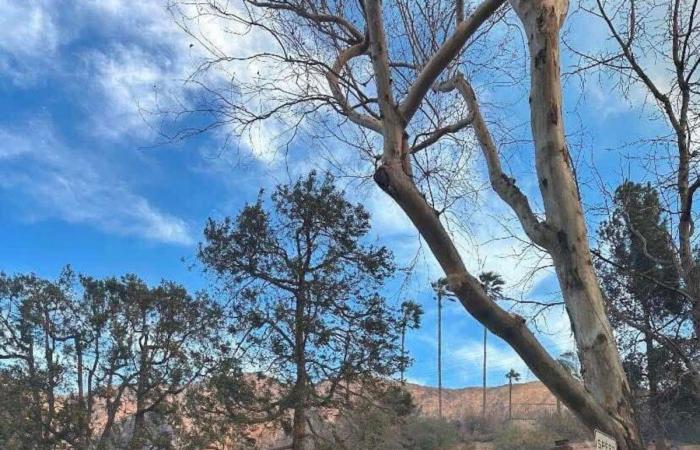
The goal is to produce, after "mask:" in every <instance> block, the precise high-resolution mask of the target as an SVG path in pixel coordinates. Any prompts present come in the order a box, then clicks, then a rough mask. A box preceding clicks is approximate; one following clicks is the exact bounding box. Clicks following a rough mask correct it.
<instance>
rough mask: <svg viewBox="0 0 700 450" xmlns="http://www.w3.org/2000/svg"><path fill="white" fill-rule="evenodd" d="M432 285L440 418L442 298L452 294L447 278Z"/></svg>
mask: <svg viewBox="0 0 700 450" xmlns="http://www.w3.org/2000/svg"><path fill="white" fill-rule="evenodd" d="M432 287H433V290H434V291H435V293H436V294H437V304H438V327H437V328H438V342H437V344H438V345H437V348H438V416H440V418H441V419H442V299H443V298H445V297H448V300H450V301H454V298H449V297H450V296H453V294H452V293H450V292H449V291H448V290H447V287H448V286H447V278H440V279H439V280H437V281H435V282H434V283H432Z"/></svg>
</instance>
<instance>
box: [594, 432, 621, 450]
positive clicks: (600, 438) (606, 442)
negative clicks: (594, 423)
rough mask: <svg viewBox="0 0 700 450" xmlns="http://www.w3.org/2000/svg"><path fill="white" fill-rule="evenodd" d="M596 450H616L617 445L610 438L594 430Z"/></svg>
mask: <svg viewBox="0 0 700 450" xmlns="http://www.w3.org/2000/svg"><path fill="white" fill-rule="evenodd" d="M594 434H595V448H596V450H617V443H616V442H615V439H613V437H612V436H610V435H607V434H605V433H603V432H602V431H600V430H594Z"/></svg>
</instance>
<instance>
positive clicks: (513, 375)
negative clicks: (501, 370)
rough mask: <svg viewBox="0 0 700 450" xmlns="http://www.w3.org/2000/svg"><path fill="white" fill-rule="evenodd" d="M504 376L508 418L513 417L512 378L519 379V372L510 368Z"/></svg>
mask: <svg viewBox="0 0 700 450" xmlns="http://www.w3.org/2000/svg"><path fill="white" fill-rule="evenodd" d="M506 378H508V420H510V419H512V418H513V380H515V381H520V374H519V373H518V372H516V371H515V369H510V371H509V372H508V373H507V374H506Z"/></svg>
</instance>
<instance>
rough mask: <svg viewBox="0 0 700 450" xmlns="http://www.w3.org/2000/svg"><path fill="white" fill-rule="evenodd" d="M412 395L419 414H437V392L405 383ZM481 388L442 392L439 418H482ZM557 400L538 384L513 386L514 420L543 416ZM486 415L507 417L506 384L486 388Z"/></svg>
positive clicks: (542, 385) (553, 407) (551, 410)
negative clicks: (440, 415) (480, 416)
mask: <svg viewBox="0 0 700 450" xmlns="http://www.w3.org/2000/svg"><path fill="white" fill-rule="evenodd" d="M406 389H407V390H408V391H409V392H410V393H411V395H412V396H413V401H414V403H415V404H416V406H417V408H418V413H419V414H421V415H425V416H437V415H438V389H437V388H434V387H428V386H421V385H418V384H410V383H408V384H406ZM481 403H482V388H480V387H467V388H461V389H445V388H443V390H442V415H443V417H444V418H445V419H447V420H453V421H462V420H464V419H465V418H468V417H475V416H479V415H481ZM556 408H557V400H556V398H555V397H554V395H553V394H552V393H551V392H550V391H549V389H547V388H546V387H545V385H544V384H542V383H541V382H539V381H532V382H529V383H518V384H513V418H516V419H531V418H535V417H537V416H539V415H542V414H544V413H549V412H554V411H556ZM486 413H487V415H489V416H493V417H497V418H505V417H507V416H508V385H503V386H497V387H490V388H486Z"/></svg>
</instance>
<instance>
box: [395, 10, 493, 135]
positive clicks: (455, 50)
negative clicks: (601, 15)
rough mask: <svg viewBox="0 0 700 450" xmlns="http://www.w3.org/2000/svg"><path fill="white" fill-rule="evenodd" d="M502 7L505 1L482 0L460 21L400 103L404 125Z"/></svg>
mask: <svg viewBox="0 0 700 450" xmlns="http://www.w3.org/2000/svg"><path fill="white" fill-rule="evenodd" d="M504 3H505V0H485V1H484V2H483V3H481V4H480V5H479V6H478V7H477V8H476V9H475V10H474V12H473V13H472V14H471V15H470V16H469V17H468V18H466V19H465V20H462V21H461V22H460V23H459V25H457V28H456V29H455V32H454V33H453V34H452V35H451V36H450V37H449V38H447V39H446V40H445V42H443V43H442V45H441V46H440V48H439V49H438V50H437V51H436V52H435V53H434V54H433V56H431V57H430V59H429V60H428V62H427V63H426V64H425V66H423V68H422V69H421V71H420V73H419V74H418V76H417V77H416V80H415V81H414V82H413V84H412V85H411V87H409V89H408V92H407V93H406V97H405V98H404V99H403V100H402V101H401V105H400V106H399V110H400V111H401V115H402V116H403V117H404V119H405V120H406V121H407V122H410V121H411V118H412V117H413V115H414V114H415V113H416V111H417V110H418V107H419V106H420V104H421V102H422V101H423V98H425V95H426V94H427V93H428V91H429V90H430V89H431V88H432V86H433V84H434V83H435V81H436V80H437V79H438V77H440V75H441V74H442V73H443V72H444V71H445V69H446V68H447V66H448V65H449V64H450V63H451V62H453V61H454V60H455V57H456V56H457V55H458V54H459V52H460V51H462V48H463V47H464V44H466V42H467V40H469V38H470V37H471V36H472V35H473V34H474V33H475V32H476V31H477V30H478V29H479V27H480V26H481V25H482V24H483V23H484V22H485V21H486V20H488V19H489V17H491V16H492V15H493V13H495V12H496V10H498V8H500V7H501V5H503V4H504Z"/></svg>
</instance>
